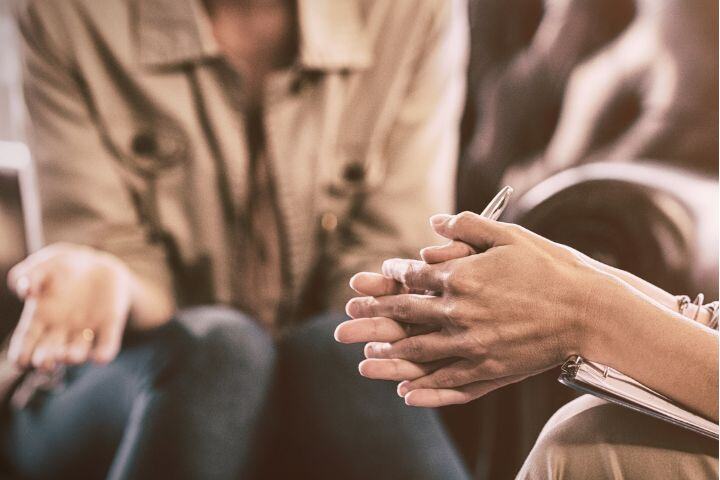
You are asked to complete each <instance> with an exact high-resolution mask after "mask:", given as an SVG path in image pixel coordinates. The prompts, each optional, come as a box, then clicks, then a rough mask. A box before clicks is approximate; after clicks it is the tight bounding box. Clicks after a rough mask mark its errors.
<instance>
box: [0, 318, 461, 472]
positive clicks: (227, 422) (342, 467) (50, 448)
mask: <svg viewBox="0 0 720 480" xmlns="http://www.w3.org/2000/svg"><path fill="white" fill-rule="evenodd" d="M342 319H343V317H342V316H341V315H326V316H323V317H318V318H315V319H312V320H310V321H308V322H306V323H304V324H303V325H301V326H299V327H297V328H296V329H294V331H291V332H289V333H288V334H287V335H286V336H285V337H284V339H283V340H281V341H280V342H274V341H273V340H272V339H271V338H270V337H269V336H268V335H267V334H266V333H265V332H264V331H263V330H261V329H260V328H259V327H258V326H257V325H256V323H255V322H253V321H252V320H250V319H248V318H247V317H246V316H244V315H242V314H241V313H238V312H236V311H234V310H231V309H227V308H221V307H199V308H193V309H189V310H185V311H182V312H181V313H179V314H178V316H177V318H176V319H174V320H173V321H172V322H170V323H168V324H167V325H165V326H163V327H161V328H159V329H157V330H154V331H151V332H145V333H143V334H140V335H135V336H131V337H129V338H128V339H127V340H126V342H125V344H124V346H123V350H122V352H121V353H120V355H119V356H118V358H117V359H116V360H115V361H114V362H112V363H111V364H110V365H108V366H105V367H98V366H92V365H86V366H82V367H78V368H73V369H70V370H69V371H68V375H67V379H66V381H65V382H64V384H63V385H60V386H59V387H58V388H56V389H55V390H53V391H52V392H50V393H44V394H42V395H40V396H39V397H38V398H36V399H35V400H34V401H33V402H32V403H31V404H30V405H29V406H27V407H26V408H25V409H24V410H22V411H10V410H9V409H6V410H5V412H4V413H3V418H2V420H1V422H0V437H1V438H2V444H1V445H0V447H1V448H2V456H3V461H4V463H5V464H6V465H5V466H6V469H7V470H10V471H11V472H13V473H14V474H16V475H17V476H18V477H20V478H53V479H63V478H72V479H78V480H80V479H84V478H105V477H107V478H111V479H151V478H152V479H158V478H172V479H185V478H187V479H235V478H258V477H265V478H314V479H316V478H343V479H355V478H357V479H367V478H375V479H417V480H423V479H443V480H452V479H464V478H467V473H466V471H465V469H464V467H463V466H462V462H461V460H460V458H459V456H458V454H457V453H456V452H455V450H454V449H453V447H452V445H451V442H450V440H449V438H448V437H447V434H446V432H445V430H444V428H443V427H442V425H441V423H440V421H439V419H438V417H437V415H436V413H435V412H433V411H431V410H426V409H416V408H411V407H406V406H405V405H404V403H403V402H402V399H400V398H399V397H398V396H397V395H396V393H395V386H394V385H393V384H392V383H389V382H377V381H370V380H367V379H364V378H362V377H361V376H360V375H359V374H358V373H357V364H358V362H359V361H360V359H361V358H362V351H361V348H359V347H358V346H354V347H348V346H345V345H340V344H337V343H336V342H335V341H334V340H333V337H332V332H333V329H334V327H335V326H336V325H337V323H339V322H340V321H342Z"/></svg>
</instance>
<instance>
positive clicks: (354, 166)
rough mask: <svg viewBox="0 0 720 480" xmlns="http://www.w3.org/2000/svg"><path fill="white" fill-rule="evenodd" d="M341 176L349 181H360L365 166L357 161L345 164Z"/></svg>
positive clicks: (362, 177)
mask: <svg viewBox="0 0 720 480" xmlns="http://www.w3.org/2000/svg"><path fill="white" fill-rule="evenodd" d="M343 177H344V178H345V180H346V181H348V182H350V183H356V182H360V181H362V180H363V179H364V178H365V168H364V167H363V165H362V164H361V163H359V162H354V163H350V164H348V165H346V166H345V171H343Z"/></svg>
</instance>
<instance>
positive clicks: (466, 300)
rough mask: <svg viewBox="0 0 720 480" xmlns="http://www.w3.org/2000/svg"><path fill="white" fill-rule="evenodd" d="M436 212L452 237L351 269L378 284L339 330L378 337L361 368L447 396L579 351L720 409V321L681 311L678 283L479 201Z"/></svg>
mask: <svg viewBox="0 0 720 480" xmlns="http://www.w3.org/2000/svg"><path fill="white" fill-rule="evenodd" d="M431 222H432V224H433V228H434V229H435V231H436V232H437V233H439V234H440V235H442V236H444V237H446V238H448V239H451V242H450V243H449V244H447V245H445V246H441V247H430V248H427V249H424V250H423V251H422V257H423V259H424V260H425V261H424V262H421V261H417V260H402V259H392V260H388V261H386V262H385V264H384V265H383V275H379V274H373V273H359V274H357V275H356V276H355V277H353V279H352V280H351V286H352V287H353V288H354V289H355V290H356V291H358V292H359V293H361V294H362V295H366V296H364V297H358V298H355V299H353V300H351V301H350V302H349V303H348V305H347V313H348V314H349V315H350V316H351V317H352V318H353V320H350V321H348V322H346V323H344V324H342V325H340V326H339V327H338V329H337V331H336V334H335V335H336V339H338V340H339V341H341V342H347V343H352V342H368V343H367V345H366V348H365V355H366V357H367V360H365V361H363V362H362V363H361V364H360V372H361V374H363V375H365V376H367V377H370V378H377V379H386V380H395V381H400V382H401V383H400V385H399V386H398V393H399V394H400V395H401V396H404V397H405V401H406V403H407V404H409V405H415V406H427V407H435V406H441V405H448V404H454V403H465V402H468V401H470V400H473V399H475V398H478V397H479V396H482V395H484V394H486V393H488V392H490V391H492V390H494V389H496V388H499V387H501V386H503V385H507V384H509V383H513V382H517V381H520V380H522V379H524V378H526V377H527V376H530V375H534V374H537V373H539V372H542V371H544V370H547V369H550V368H553V367H556V366H558V365H560V364H561V363H562V362H563V361H564V360H565V359H566V358H567V357H569V356H571V355H574V354H577V355H582V356H584V357H586V358H588V359H590V360H594V361H598V362H602V363H605V364H608V365H610V366H612V367H615V368H617V369H618V370H620V371H622V372H624V373H626V374H628V375H631V376H632V377H634V378H635V379H637V380H639V381H640V382H643V383H645V384H646V385H648V386H649V387H650V388H653V389H655V390H657V391H659V392H660V393H663V394H665V395H667V396H668V397H670V398H673V399H674V400H676V401H678V402H679V403H681V404H682V405H685V406H687V407H688V408H690V409H692V410H694V411H696V412H699V413H701V414H703V415H704V416H706V417H708V418H711V419H717V409H718V403H717V391H718V390H717V388H718V381H717V372H718V367H717V358H718V346H717V333H716V332H713V331H712V330H710V329H708V328H706V327H704V326H702V325H701V324H700V323H699V322H692V321H690V320H688V319H687V318H685V317H683V316H681V315H679V314H678V313H676V312H673V311H671V310H670V309H669V308H668V307H667V306H665V303H666V302H670V300H669V299H670V298H673V297H672V296H671V295H669V294H667V293H666V292H662V291H661V290H659V289H657V288H656V287H653V286H651V285H649V284H647V283H646V282H642V281H641V280H639V279H636V278H635V277H633V276H632V275H630V274H627V273H626V272H622V274H621V275H619V276H618V275H615V274H613V273H614V272H615V271H614V269H610V268H609V267H606V266H603V265H602V264H599V263H598V262H595V261H593V260H590V259H588V258H587V257H585V256H584V255H582V254H580V253H578V252H576V251H574V250H572V249H570V248H567V247H565V246H562V245H558V244H555V243H553V242H550V241H549V240H546V239H544V238H542V237H540V236H538V235H535V234H533V233H532V232H529V231H527V230H525V229H523V228H521V227H518V226H515V225H509V224H503V223H500V222H494V221H491V220H487V219H484V218H481V217H479V216H477V215H475V214H472V213H467V212H466V213H462V214H459V215H457V216H448V215H438V216H435V217H433V218H432V219H431ZM474 252H481V253H478V254H474ZM599 267H602V268H599ZM618 273H620V272H618ZM416 292H423V293H416ZM427 292H432V294H431V295H429V294H427ZM651 295H657V296H658V297H659V298H658V299H655V298H654V297H653V296H651ZM407 325H411V328H409V329H408V328H407ZM417 328H422V329H423V330H422V331H418V330H417ZM639 339H642V342H639V341H638V340H639ZM658 358H672V359H674V361H673V362H658V361H657V359H658ZM659 363H660V364H659ZM688 371H693V372H700V373H699V374H696V375H690V376H688V375H687V372H688Z"/></svg>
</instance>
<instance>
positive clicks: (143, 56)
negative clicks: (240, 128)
mask: <svg viewBox="0 0 720 480" xmlns="http://www.w3.org/2000/svg"><path fill="white" fill-rule="evenodd" d="M136 2H137V3H136V32H135V34H136V39H137V48H138V58H139V62H140V63H141V64H142V65H143V66H146V67H151V68H173V67H177V66H182V65H184V64H188V63H198V62H203V61H205V60H209V59H212V58H216V57H219V56H221V52H220V49H219V47H218V45H217V42H216V41H215V38H214V37H213V34H212V27H211V25H210V20H209V18H208V16H207V13H206V11H205V8H204V6H203V5H202V2H201V0H136ZM297 2H298V16H299V31H300V49H299V58H298V63H299V66H300V68H301V69H307V70H353V69H362V68H367V67H368V66H370V64H371V63H372V50H371V46H370V43H369V40H368V38H367V34H366V31H365V29H364V27H363V20H362V17H361V12H360V10H359V7H358V3H357V2H356V1H355V0H297Z"/></svg>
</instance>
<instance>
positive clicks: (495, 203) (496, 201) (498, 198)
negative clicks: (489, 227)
mask: <svg viewBox="0 0 720 480" xmlns="http://www.w3.org/2000/svg"><path fill="white" fill-rule="evenodd" d="M513 191H514V190H513V188H512V187H511V186H509V185H506V186H504V187H503V188H502V189H500V191H499V192H498V193H497V195H495V197H493V199H492V200H490V203H488V205H487V207H485V209H484V210H483V211H482V213H481V214H480V216H481V217H485V218H489V219H490V220H497V219H498V218H499V217H500V215H502V213H503V211H504V210H505V208H506V207H507V206H508V203H510V197H511V196H512V194H513Z"/></svg>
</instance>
